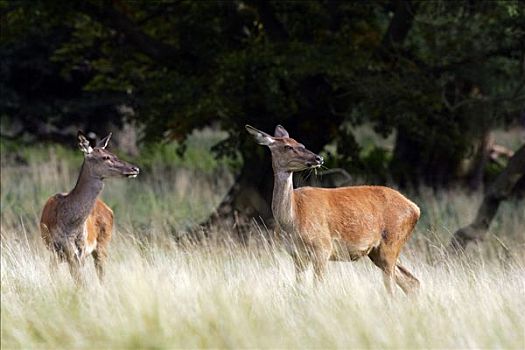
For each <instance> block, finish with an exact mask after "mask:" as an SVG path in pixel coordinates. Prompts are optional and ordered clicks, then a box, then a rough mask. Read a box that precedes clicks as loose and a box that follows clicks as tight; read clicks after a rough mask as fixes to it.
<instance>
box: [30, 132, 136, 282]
mask: <svg viewBox="0 0 525 350" xmlns="http://www.w3.org/2000/svg"><path fill="white" fill-rule="evenodd" d="M111 135H112V134H111V133H110V134H109V135H107V136H106V137H105V138H103V139H102V140H100V141H99V142H98V143H97V144H96V146H95V147H94V148H92V147H91V145H90V142H89V140H88V139H87V138H86V136H85V135H84V134H83V133H82V132H81V131H79V132H78V134H77V139H78V146H79V148H80V150H81V151H82V152H83V154H84V162H83V164H82V167H81V170H80V174H79V176H78V179H77V182H76V185H75V187H74V188H73V189H72V190H71V191H70V192H69V193H57V194H55V195H53V196H51V197H50V198H49V199H48V200H47V202H46V204H45V205H44V208H43V210H42V216H41V219H40V233H41V236H42V239H43V241H44V244H45V246H46V247H47V248H48V249H49V250H50V251H51V268H52V270H56V268H57V267H58V263H59V262H67V264H68V265H69V271H70V273H71V276H72V277H73V279H74V281H75V283H76V284H77V285H79V286H81V285H83V284H84V282H85V281H83V279H82V275H81V267H82V266H83V265H84V263H85V260H86V258H87V257H88V256H89V255H92V256H93V260H94V264H95V270H96V273H97V276H98V279H99V280H100V282H102V281H103V279H104V269H105V264H106V259H107V257H108V246H109V243H110V240H111V235H112V231H113V211H112V210H111V208H110V207H109V206H108V205H107V204H106V203H104V202H103V201H102V200H101V199H99V198H98V197H99V195H100V193H101V192H102V189H103V188H104V180H105V179H106V178H111V177H128V178H134V177H137V175H138V174H139V168H138V167H137V166H135V165H132V164H130V163H127V162H125V161H123V160H121V159H119V158H118V157H117V156H116V155H115V154H113V153H111V152H110V151H108V150H107V149H106V147H107V146H108V143H109V140H110V139H111Z"/></svg>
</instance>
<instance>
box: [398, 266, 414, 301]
mask: <svg viewBox="0 0 525 350" xmlns="http://www.w3.org/2000/svg"><path fill="white" fill-rule="evenodd" d="M395 278H396V283H397V285H398V286H399V287H401V289H402V290H403V292H405V294H412V293H414V292H417V290H418V289H419V280H418V279H417V278H416V277H414V275H412V274H411V273H410V272H409V271H408V270H407V269H406V268H405V267H403V266H401V265H399V264H396V269H395Z"/></svg>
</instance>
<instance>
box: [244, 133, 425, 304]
mask: <svg viewBox="0 0 525 350" xmlns="http://www.w3.org/2000/svg"><path fill="white" fill-rule="evenodd" d="M245 128H246V130H247V131H248V133H249V134H251V136H253V138H254V139H255V141H256V142H257V143H258V144H259V145H263V146H267V147H268V148H269V149H270V152H271V159H272V167H273V173H274V174H273V175H274V187H273V197H272V204H271V208H272V214H273V217H274V220H275V222H276V231H277V232H278V234H279V236H280V238H281V239H282V240H283V242H284V244H285V247H286V248H285V249H286V251H287V252H288V253H289V255H290V256H291V258H292V260H293V263H294V267H295V274H296V280H297V281H301V280H302V278H301V276H302V275H303V272H305V271H306V270H308V269H309V267H310V264H312V265H313V269H314V277H315V280H316V281H317V282H320V281H322V280H323V276H324V273H325V270H326V267H327V264H328V262H329V261H355V260H358V259H359V258H361V257H363V256H368V257H369V258H370V260H372V262H373V263H374V264H375V265H376V266H377V267H379V269H381V271H382V274H383V282H384V285H385V288H386V290H387V292H388V294H390V295H392V294H393V293H394V287H395V283H397V285H398V286H399V287H400V288H401V289H402V290H403V292H405V293H406V294H411V293H413V292H415V291H416V290H417V289H418V288H419V284H420V283H419V280H418V279H417V278H416V277H414V276H413V275H412V274H411V273H410V272H409V271H408V269H406V268H405V267H403V266H401V265H400V264H399V263H398V257H399V254H400V252H401V249H402V248H403V245H404V244H405V242H406V241H407V240H408V239H409V238H410V236H411V234H412V231H413V229H414V227H415V225H416V223H417V221H418V220H419V217H420V210H419V208H418V206H417V205H416V204H414V203H413V202H412V201H410V200H409V199H407V198H406V197H405V196H403V195H402V194H401V193H399V192H398V191H396V190H394V189H392V188H389V187H384V186H349V187H339V188H317V187H301V188H297V189H294V188H293V173H294V172H298V171H303V170H307V169H315V168H319V167H320V166H321V165H322V164H323V162H324V160H323V158H322V157H321V156H319V155H317V154H315V153H313V152H311V151H310V150H308V149H306V148H305V146H304V145H303V144H301V143H299V142H297V141H296V140H294V139H293V138H290V135H289V134H288V132H287V131H286V129H285V128H284V127H283V126H281V125H277V127H276V128H275V132H274V136H271V135H269V134H267V133H265V132H263V131H261V130H258V129H256V128H254V127H252V126H250V125H246V126H245ZM394 282H395V283H394Z"/></svg>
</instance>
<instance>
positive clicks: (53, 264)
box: [49, 251, 59, 276]
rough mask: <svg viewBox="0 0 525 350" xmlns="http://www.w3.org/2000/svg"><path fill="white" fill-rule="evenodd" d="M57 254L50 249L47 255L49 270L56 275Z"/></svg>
mask: <svg viewBox="0 0 525 350" xmlns="http://www.w3.org/2000/svg"><path fill="white" fill-rule="evenodd" d="M58 259H59V258H58V254H57V253H56V252H55V251H51V254H50V256H49V271H50V273H51V275H53V276H54V275H56V274H57V271H58Z"/></svg>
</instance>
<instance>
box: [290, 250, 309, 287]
mask: <svg viewBox="0 0 525 350" xmlns="http://www.w3.org/2000/svg"><path fill="white" fill-rule="evenodd" d="M291 256H292V260H293V265H294V268H295V283H297V284H302V283H303V280H304V272H305V271H306V270H307V269H308V265H309V263H310V261H309V259H308V258H307V257H305V256H304V254H300V253H299V252H294V253H292V254H291Z"/></svg>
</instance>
